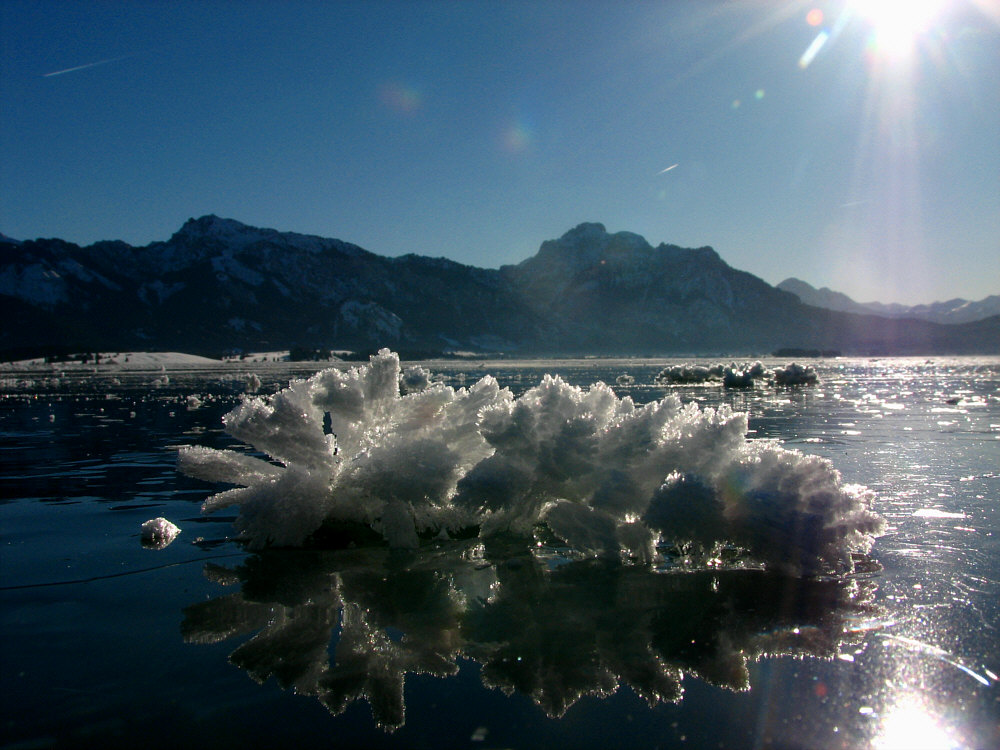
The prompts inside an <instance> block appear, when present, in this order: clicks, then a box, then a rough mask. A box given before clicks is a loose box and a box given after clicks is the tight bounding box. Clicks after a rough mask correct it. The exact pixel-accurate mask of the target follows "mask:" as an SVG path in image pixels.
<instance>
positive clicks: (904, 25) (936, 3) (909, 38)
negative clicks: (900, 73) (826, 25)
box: [849, 0, 948, 60]
mask: <svg viewBox="0 0 1000 750" xmlns="http://www.w3.org/2000/svg"><path fill="white" fill-rule="evenodd" d="M947 1H948V0H851V3H850V6H849V7H850V9H851V11H852V14H853V15H856V16H858V17H860V18H861V19H862V20H863V21H864V22H865V23H866V24H867V25H868V26H869V27H870V28H871V33H872V42H873V47H874V50H875V52H876V54H878V55H879V56H880V57H884V58H887V59H889V60H905V59H907V58H909V57H910V56H911V55H912V54H913V52H914V50H915V49H916V48H917V44H918V42H919V41H920V38H921V36H923V35H924V34H925V33H926V32H927V31H929V30H930V29H931V27H932V26H933V24H934V21H935V20H936V19H937V17H938V16H939V15H940V14H941V12H942V11H943V10H944V6H945V5H946V3H947Z"/></svg>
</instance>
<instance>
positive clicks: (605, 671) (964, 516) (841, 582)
mask: <svg viewBox="0 0 1000 750" xmlns="http://www.w3.org/2000/svg"><path fill="white" fill-rule="evenodd" d="M662 366H663V363H662V362H642V361H636V362H630V363H614V364H609V363H603V362H595V363H586V362H578V363H560V362H552V363H547V364H546V365H545V366H542V367H528V366H524V367H509V366H501V367H491V368H490V369H488V370H485V369H478V368H472V367H469V366H465V368H464V369H462V368H459V367H455V366H450V367H448V368H438V369H439V371H441V372H443V374H445V375H446V376H448V378H449V382H450V383H452V384H454V385H463V384H465V385H471V383H472V382H474V381H475V380H476V379H478V378H479V377H480V376H481V375H482V374H484V373H485V372H487V371H488V372H490V373H492V374H494V375H495V376H497V377H498V379H499V380H500V381H501V384H502V385H509V386H510V387H511V388H512V390H514V391H515V392H519V391H521V390H524V389H525V388H527V387H530V386H531V385H534V384H535V383H537V382H538V380H539V379H540V377H541V374H542V373H543V372H546V371H549V372H559V373H560V374H562V375H563V376H564V377H565V378H566V379H567V380H569V381H570V382H574V383H578V384H584V385H585V384H589V383H591V382H593V381H595V380H604V381H606V382H612V383H613V382H614V381H615V379H616V377H617V376H618V375H620V374H622V373H624V372H626V371H627V372H628V373H629V374H631V375H632V376H634V378H635V385H632V386H623V387H620V388H619V389H618V390H619V392H620V393H625V392H627V393H629V394H631V395H632V396H633V398H634V399H635V400H636V401H637V402H643V401H647V400H650V399H652V398H660V397H662V396H663V394H664V393H665V389H663V388H659V387H655V386H653V385H651V384H652V381H653V376H654V375H655V374H656V373H657V372H658V371H659V369H660V368H661V367H662ZM819 370H820V376H821V383H820V384H819V386H817V387H814V388H800V389H785V390H776V389H775V388H774V387H768V388H759V389H756V390H754V391H752V392H728V391H723V390H722V389H721V388H718V387H710V386H709V387H698V386H692V387H684V388H680V389H676V391H675V392H677V393H678V394H679V395H680V396H681V397H682V398H683V399H685V400H688V399H697V400H698V401H700V402H701V403H703V404H705V405H717V404H719V403H722V402H725V403H729V404H731V405H733V406H734V407H736V408H737V409H740V410H745V411H748V412H749V414H750V427H751V431H752V432H751V436H752V437H754V438H759V439H774V440H778V441H780V442H782V443H783V444H785V445H786V446H788V447H793V448H797V449H799V450H802V451H803V452H806V453H812V454H817V455H821V456H824V457H826V458H829V459H830V460H831V461H832V462H833V463H834V465H835V467H836V468H837V469H839V470H840V471H841V473H842V474H843V476H844V479H845V481H847V482H856V483H860V484H865V485H867V486H869V487H871V488H873V489H875V490H876V491H877V492H878V500H877V505H876V510H878V511H879V512H880V513H882V514H883V515H884V516H886V517H887V518H888V520H889V531H888V533H887V534H886V536H884V537H882V538H881V539H880V540H879V541H878V543H877V544H876V546H875V548H874V550H873V552H872V555H871V559H870V560H865V561H862V562H861V565H859V572H858V573H857V574H856V575H855V576H852V577H851V578H849V579H832V580H815V579H789V578H784V577H781V576H773V575H768V574H765V573H763V572H761V571H758V570H739V569H731V568H728V567H726V566H725V564H724V563H723V565H722V566H721V567H719V568H716V569H704V570H697V571H691V570H685V571H682V570H679V569H676V568H667V569H662V568H661V569H658V570H650V569H646V568H641V567H638V566H620V565H611V564H609V563H605V562H601V561H594V560H578V561H572V560H569V559H568V557H567V556H565V555H562V554H559V553H558V551H552V550H548V548H543V549H541V550H539V552H538V554H527V553H526V552H525V550H524V549H523V546H521V547H518V546H510V547H505V546H504V545H503V544H502V543H497V544H493V545H490V546H487V547H484V546H482V545H480V544H479V543H478V542H477V540H474V539H473V540H452V541H447V542H440V543H436V544H428V545H426V546H425V547H424V548H422V549H421V550H420V551H419V552H417V553H399V552H390V551H389V550H386V549H384V548H383V547H381V546H377V545H372V546H364V545H363V546H360V547H355V548H351V549H326V550H298V551H293V550H272V551H268V552H265V553H260V554H249V553H247V552H246V551H245V550H244V548H243V547H242V546H241V545H240V544H239V543H238V542H237V541H235V540H233V539H232V538H231V537H232V533H233V532H232V529H231V526H230V522H231V518H232V517H231V516H229V517H226V516H225V515H213V516H209V517H203V516H201V514H200V513H199V506H200V503H201V501H202V500H203V499H204V498H205V497H206V496H207V495H209V494H210V493H211V492H212V491H216V490H218V489H221V487H213V486H209V485H206V484H205V483H204V482H199V481H195V480H192V479H188V478H185V477H183V476H181V475H180V474H178V472H177V471H176V468H175V460H176V455H175V449H176V447H177V446H178V445H183V444H192V443H196V444H201V445H208V446H212V447H217V448H224V447H229V446H232V445H233V441H232V440H231V439H230V438H229V437H227V436H226V435H225V434H224V433H223V432H222V430H221V421H220V420H221V417H222V415H223V414H224V413H226V412H227V411H228V410H229V409H231V408H232V407H233V406H234V405H235V404H236V403H237V402H238V400H239V394H240V393H241V392H242V390H243V386H244V383H243V381H242V379H240V378H236V377H234V376H233V375H231V374H227V373H221V372H207V371H206V372H188V373H184V372H177V373H170V374H169V382H164V381H163V375H162V374H157V373H146V374H143V373H97V374H90V375H79V376H75V375H72V374H69V375H66V374H63V375H62V376H61V377H60V378H59V379H58V380H56V379H54V378H53V375H52V374H51V373H17V374H12V373H3V374H2V375H0V377H2V378H3V380H2V381H0V385H2V388H0V476H2V484H0V698H2V716H0V720H2V723H0V747H25V748H26V747H81V746H89V747H109V746H120V747H126V746H127V747H135V746H144V747H175V746H180V745H188V746H193V747H338V748H345V747H406V748H408V747H435V748H437V747H462V748H495V747H517V748H535V747H538V748H541V747H594V748H608V747H650V748H652V747H690V748H713V747H735V748H742V747H746V748H752V747H776V748H828V747H847V748H855V747H861V748H868V747H874V748H889V747H900V748H910V747H928V748H947V747H971V748H995V747H1000V687H998V684H997V675H998V674H1000V631H998V626H1000V364H998V363H997V361H996V360H988V361H984V360H949V361H944V360H940V361H935V362H929V363H925V362H923V361H922V360H921V361H915V360H882V361H829V362H824V363H822V364H821V365H820V367H819ZM289 376H290V375H289V373H288V371H285V370H280V369H272V370H270V371H268V372H266V373H262V377H263V380H264V386H263V390H264V391H265V392H270V391H273V390H275V389H276V388H277V387H280V386H282V385H284V384H285V382H287V378H288V377H289ZM156 381H159V382H156ZM195 394H196V395H197V396H198V402H199V403H194V402H193V401H192V402H190V403H189V400H188V397H189V396H191V395H195ZM157 516H164V517H166V518H169V519H170V520H171V521H173V522H174V523H176V524H177V525H179V526H180V527H181V528H182V529H183V531H182V534H181V535H180V536H179V537H178V539H177V540H176V541H175V542H174V543H173V544H171V545H170V546H168V547H166V548H165V549H161V550H151V549H145V548H143V546H142V545H141V543H140V539H139V528H140V525H141V524H142V522H143V521H145V520H147V519H150V518H154V517H157Z"/></svg>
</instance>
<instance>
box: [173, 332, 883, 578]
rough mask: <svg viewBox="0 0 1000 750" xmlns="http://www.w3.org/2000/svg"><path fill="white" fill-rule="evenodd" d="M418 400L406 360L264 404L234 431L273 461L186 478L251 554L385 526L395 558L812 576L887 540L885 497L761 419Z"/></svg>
mask: <svg viewBox="0 0 1000 750" xmlns="http://www.w3.org/2000/svg"><path fill="white" fill-rule="evenodd" d="M406 380H407V381H408V382H409V381H413V382H412V385H408V386H407V390H409V388H411V387H413V386H420V387H419V388H418V389H417V390H412V391H410V392H408V393H406V394H405V395H401V393H400V382H401V371H400V364H399V358H398V356H397V355H396V354H394V353H392V352H390V351H388V350H386V349H383V350H382V351H380V352H379V353H378V354H377V355H375V356H373V357H372V358H371V362H370V364H368V365H363V366H359V367H355V368H353V369H351V370H348V371H342V370H339V369H328V370H324V371H322V372H319V373H317V374H316V375H314V376H312V377H311V378H308V379H303V380H295V381H292V382H291V383H290V384H289V386H288V387H287V388H285V389H284V390H281V391H279V392H278V393H276V394H274V395H273V396H270V397H247V398H245V400H244V401H243V402H242V403H241V404H240V405H239V406H238V407H237V408H235V409H234V410H233V411H231V412H230V413H229V414H227V415H226V416H225V418H224V424H225V427H226V429H227V431H228V432H229V433H230V434H231V435H233V436H234V437H236V438H237V439H239V440H241V441H243V442H246V443H248V444H250V445H252V446H253V447H254V448H255V449H256V450H258V451H260V452H263V453H266V454H267V455H268V456H270V458H271V459H272V460H271V461H266V460H263V459H260V458H255V457H253V456H249V455H246V454H244V453H238V452H235V451H219V450H215V449H211V448H205V447H186V448H183V449H182V450H181V452H180V458H179V462H180V464H179V465H180V468H181V470H182V471H184V472H185V473H187V474H190V475H192V476H195V477H198V478H201V479H205V480H208V481H217V482H228V483H231V484H234V485H237V487H236V488H235V489H231V490H228V491H225V492H221V493H219V494H217V495H214V496H212V497H210V498H209V499H208V500H207V501H206V502H205V506H204V510H205V511H206V512H211V511H214V510H217V509H219V508H223V507H227V506H231V505H235V506H238V507H239V510H240V513H239V517H238V519H237V521H236V524H237V527H238V529H239V530H240V531H241V532H242V533H243V534H244V535H245V537H246V539H247V541H248V543H249V545H250V546H251V547H253V548H261V547H265V546H268V545H278V546H297V545H302V544H304V543H306V542H307V541H308V540H309V538H310V536H311V535H312V534H314V533H315V532H316V531H318V530H319V529H320V528H321V527H322V526H323V525H324V524H326V523H342V522H353V523H359V524H364V525H367V526H369V527H370V528H371V529H373V530H375V531H376V532H378V533H379V534H381V535H382V536H383V537H384V538H385V539H386V540H387V541H388V542H389V544H390V545H391V546H395V547H407V548H412V547H416V546H417V545H418V544H419V540H420V537H421V536H434V535H438V534H440V533H441V532H445V533H453V532H457V531H460V530H468V529H478V533H479V535H480V536H482V537H484V538H490V537H494V536H497V535H502V534H514V535H521V536H524V537H526V538H530V537H531V535H532V534H533V533H534V532H535V531H536V529H538V528H540V527H547V528H548V530H549V531H550V532H551V533H553V534H555V535H556V536H557V537H559V538H560V539H562V540H564V541H565V542H566V543H567V544H568V545H569V546H571V547H573V548H575V549H577V550H579V551H580V552H583V553H586V554H590V555H596V556H602V557H603V556H610V557H619V556H621V557H625V558H627V559H633V560H638V561H649V560H651V559H653V557H654V556H655V555H656V545H657V543H659V542H667V543H673V544H676V545H695V546H700V547H703V548H704V549H705V550H712V549H716V548H719V547H721V546H722V545H726V544H731V545H736V546H738V547H739V548H740V549H741V550H743V551H744V553H745V554H746V556H747V557H748V558H750V559H752V560H755V561H757V562H759V563H762V564H764V565H765V566H767V567H768V568H771V569H779V570H781V571H784V572H790V573H794V574H817V573H827V572H842V571H849V570H851V569H852V557H851V555H852V553H859V552H867V551H868V550H869V549H870V547H871V545H872V543H873V541H874V538H875V537H876V536H877V535H879V534H880V533H881V532H882V529H883V521H882V519H881V518H880V517H879V516H877V515H876V514H874V513H873V512H872V511H871V509H870V506H871V501H872V495H871V493H869V492H867V491H866V490H864V489H863V488H859V487H853V486H847V485H844V484H842V482H841V479H840V475H839V474H838V473H837V472H836V471H835V470H834V468H833V466H832V465H831V464H830V462H829V461H826V460H824V459H820V458H816V457H811V456H804V455H802V454H800V453H798V452H795V451H790V450H786V449H784V448H781V447H780V446H777V445H775V444H772V443H768V442H761V441H752V442H751V441H748V440H747V439H746V433H747V419H746V415H744V414H740V413H736V412H733V411H732V410H730V409H729V408H728V407H721V408H719V409H710V408H704V409H702V408H699V406H698V405H697V404H695V403H689V404H683V403H682V402H681V401H680V399H679V398H677V397H676V396H673V395H670V396H667V397H666V398H664V399H662V400H659V401H653V402H651V403H648V404H645V405H643V406H636V405H635V404H634V403H633V401H632V399H631V398H628V397H625V398H619V397H618V396H617V395H616V394H615V393H614V392H613V391H612V390H611V388H609V387H608V386H607V385H605V384H603V383H595V384H593V385H592V386H590V387H589V388H586V389H583V388H579V387H576V386H572V385H570V384H568V383H566V382H565V381H563V380H562V379H561V378H559V377H553V376H549V375H546V376H545V377H544V378H543V379H542V381H541V383H540V384H539V385H537V386H535V387H534V388H531V389H529V390H528V391H527V392H525V393H524V394H523V395H522V396H520V397H519V398H514V396H513V395H512V394H511V393H510V392H509V391H508V390H507V389H501V388H500V387H499V384H498V383H497V381H496V380H495V379H494V378H493V377H491V376H486V377H484V378H482V379H481V380H480V381H478V382H477V383H475V384H474V385H473V386H471V387H470V388H461V389H458V390H456V389H454V388H452V387H450V386H446V385H443V384H441V383H433V382H431V381H430V378H429V377H428V376H426V375H424V374H422V373H414V372H409V373H407V377H406Z"/></svg>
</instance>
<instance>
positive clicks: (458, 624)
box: [182, 540, 874, 730]
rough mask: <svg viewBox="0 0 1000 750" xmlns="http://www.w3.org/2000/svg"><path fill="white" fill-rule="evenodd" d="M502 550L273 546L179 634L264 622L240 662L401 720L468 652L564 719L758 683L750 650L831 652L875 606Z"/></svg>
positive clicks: (815, 593) (705, 574) (215, 572)
mask: <svg viewBox="0 0 1000 750" xmlns="http://www.w3.org/2000/svg"><path fill="white" fill-rule="evenodd" d="M491 546H492V544H487V545H486V547H485V550H484V548H483V546H482V545H481V544H479V543H477V542H476V541H475V540H473V541H469V542H453V541H452V542H442V543H439V545H436V546H434V547H425V548H423V549H422V550H420V551H419V552H417V553H413V554H401V553H398V552H395V553H394V552H390V551H388V550H385V549H379V548H372V547H369V548H366V549H354V550H342V551H319V550H266V551H264V552H262V553H261V554H260V555H257V556H252V557H250V558H249V559H248V560H247V561H246V562H245V563H244V564H243V566H242V567H241V568H239V569H237V570H235V571H233V570H228V569H225V568H219V567H214V566H211V565H210V566H209V567H208V568H207V569H206V572H207V574H208V575H209V576H210V577H213V578H216V579H219V580H220V581H222V582H224V583H231V582H234V580H240V581H242V591H241V592H239V593H234V594H231V595H229V596H224V597H221V598H217V599H214V600H211V601H206V602H199V603H196V604H192V605H191V606H189V607H187V608H186V609H185V612H184V622H183V624H182V632H183V635H184V637H185V639H186V640H188V641H191V642H199V643H215V642H219V641H222V640H225V639H227V638H230V637H233V636H241V635H242V636H245V635H250V634H253V637H252V638H250V639H249V640H247V641H246V642H244V643H243V644H242V645H240V646H239V647H237V648H236V650H235V651H233V652H232V654H231V655H230V661H232V663H234V664H236V665H237V666H239V667H241V668H242V669H245V670H246V671H247V672H248V673H249V674H250V675H251V677H253V678H254V679H255V680H257V681H258V682H262V683H263V682H264V681H266V680H267V679H269V678H270V677H275V678H276V679H277V681H278V683H279V684H280V685H281V686H283V687H286V688H294V689H295V691H296V692H297V693H300V694H304V695H312V696H315V697H316V698H318V699H319V700H320V701H321V702H322V703H323V704H324V705H325V706H326V707H327V708H328V709H329V710H330V711H331V713H333V714H340V713H342V712H343V711H344V710H345V709H346V708H347V707H348V706H349V705H350V704H351V703H353V702H354V701H356V700H364V701H367V702H368V703H369V704H370V706H371V711H372V714H373V717H374V719H375V722H376V724H377V725H378V726H380V727H381V728H383V729H386V730H392V729H395V728H397V727H399V726H401V725H402V724H403V722H404V711H405V706H404V700H403V696H404V683H405V679H406V675H407V674H408V673H413V674H431V675H436V676H440V677H444V676H448V675H453V674H455V673H456V672H457V671H458V659H459V658H461V657H466V658H471V659H474V660H475V661H477V662H478V663H479V664H480V665H481V666H482V673H481V674H482V680H483V683H484V684H485V685H486V686H487V687H492V688H497V689H500V690H502V691H503V692H505V693H508V694H510V693H513V692H518V693H521V694H524V695H527V696H529V697H530V698H531V699H532V700H533V701H534V702H535V703H536V704H537V705H538V706H540V707H541V708H542V709H543V710H544V711H545V712H546V713H547V714H549V715H551V716H559V715H562V714H563V713H564V712H565V711H566V710H567V709H568V708H570V707H571V706H572V705H573V704H574V703H575V702H576V701H577V700H578V699H579V698H581V697H582V696H585V695H596V696H608V695H611V694H612V693H614V692H615V691H616V690H618V689H619V687H621V686H625V685H627V686H630V687H631V688H632V689H633V690H634V691H635V692H636V693H637V694H638V695H639V696H641V697H642V698H643V699H644V700H646V702H647V703H649V705H650V706H654V705H656V704H657V703H660V702H677V701H679V700H681V694H682V689H681V685H682V681H683V678H684V675H686V674H687V675H692V676H695V677H698V678H700V679H703V680H705V681H707V682H710V683H712V684H714V685H717V686H720V687H724V688H728V689H732V690H745V689H747V688H749V686H750V683H749V679H750V678H749V673H748V671H747V663H748V662H749V661H752V660H754V659H756V658H758V657H759V656H760V655H762V654H765V653H766V654H769V655H794V656H816V657H822V658H831V657H833V656H835V655H836V654H837V653H838V652H839V651H840V650H841V649H842V648H843V647H844V646H845V644H846V643H848V642H850V639H852V638H855V639H860V636H859V635H858V633H857V632H856V629H854V628H852V627H851V621H856V619H858V618H859V617H862V616H871V615H872V614H873V606H872V604H871V599H872V595H873V593H874V586H873V584H872V582H871V581H868V580H864V579H803V578H787V577H784V576H780V575H776V574H771V573H766V572H764V571H760V570H716V571H708V570H702V571H697V572H685V573H672V572H660V573H657V572H654V571H652V570H651V569H650V568H648V567H639V566H623V565H619V564H617V563H614V562H611V561H605V560H595V559H592V560H583V561H578V562H572V563H568V564H563V565H559V566H556V567H554V568H552V567H551V566H549V565H547V564H546V562H545V560H544V558H543V557H542V556H539V557H536V556H534V555H532V554H530V553H527V552H525V551H524V547H523V546H521V547H519V548H515V552H514V554H513V556H512V555H511V554H509V553H510V550H492V549H491ZM331 641H334V645H333V648H331V647H330V642H331ZM331 654H332V656H331Z"/></svg>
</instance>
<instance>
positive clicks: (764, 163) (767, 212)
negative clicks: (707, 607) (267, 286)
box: [0, 0, 1000, 304]
mask: <svg viewBox="0 0 1000 750" xmlns="http://www.w3.org/2000/svg"><path fill="white" fill-rule="evenodd" d="M998 81H1000V0H901V1H897V2H893V0H839V1H838V2H799V1H798V0H785V1H784V2H765V1H764V0H741V1H739V2H713V1H712V0H668V1H664V2H645V1H643V2H640V1H639V0H631V1H630V0H615V1H613V2H612V1H610V0H609V1H607V2H590V1H588V0H549V1H547V2H541V1H532V2H528V1H526V0H525V1H520V2H519V1H518V0H508V1H507V2H486V1H479V0H464V1H460V0H447V1H440V2H430V1H429V0H411V1H409V2H407V1H405V0H367V1H366V2H349V1H347V0H338V1H337V2H296V1H294V0H285V1H283V2H252V1H250V2H236V0H231V1H229V2H212V1H211V0H198V1H197V2H195V1H194V0H188V1H185V0H176V1H175V2H165V1H160V2H142V1H141V0H133V1H129V2H112V1H111V0H93V1H91V2H82V1H80V2H77V1H74V2H69V1H66V2H55V1H54V0H33V1H32V2H20V1H19V0H3V1H2V2H0V232H2V233H3V234H6V235H8V236H10V237H14V238H16V239H34V238H37V237H60V238H62V239H65V240H68V241H71V242H76V243H79V244H89V243H91V242H95V241H98V240H104V239H121V240H125V241H126V242H129V243H131V244H133V245H145V244H148V243H150V242H154V241H161V240H166V239H168V238H169V237H170V235H171V234H173V233H174V232H175V231H177V229H179V228H180V226H181V225H182V224H183V223H184V221H186V220H187V219H188V218H191V217H198V216H202V215H205V214H210V213H211V214H217V215H219V216H223V217H226V218H232V219H237V220H239V221H242V222H245V223H247V224H251V225H254V226H261V227H271V228H274V229H279V230H282V231H294V232H300V233H304V234H315V235H320V236H324V237H335V238H337V239H341V240H345V241H347V242H352V243H355V244H357V245H360V246H361V247H364V248H365V249H367V250H370V251H372V252H375V253H379V254H381V255H388V256H396V255H402V254H404V253H417V254H420V255H428V256H434V257H438V256H444V257H448V258H452V259H454V260H456V261H459V262H461V263H466V264H470V265H475V266H480V267H487V268H496V267H499V266H501V265H504V264H509V263H517V262H520V261H521V260H524V259H525V258H527V257H530V256H531V255H533V254H534V253H535V252H537V250H538V247H539V245H540V244H541V243H542V242H543V241H544V240H547V239H554V238H557V237H559V236H561V235H562V234H563V233H565V232H566V231H568V230H569V229H571V228H573V227H574V226H576V225H577V224H579V223H581V222H585V221H596V222H601V223H603V224H604V225H605V226H606V227H607V229H608V230H609V231H611V232H617V231H629V232H635V233H638V234H641V235H642V236H644V237H645V238H646V239H647V240H648V241H649V242H650V243H651V244H653V245H658V244H660V243H661V242H665V243H668V244H675V245H681V246H684V247H701V246H705V245H710V246H712V247H714V248H715V249H716V250H717V251H718V253H719V254H720V255H721V256H722V258H723V259H724V260H725V261H726V262H727V263H729V264H730V265H731V266H733V267H735V268H739V269H741V270H745V271H749V272H751V273H753V274H755V275H757V276H760V277H761V278H763V279H764V280H766V281H768V282H770V283H772V284H776V283H778V282H780V281H781V280H783V279H785V278H787V277H789V276H794V277H797V278H800V279H802V280H804V281H807V282H809V283H810V284H812V285H813V286H816V287H821V286H828V287H831V288H833V289H835V290H837V291H841V292H844V293H846V294H849V295H850V296H851V297H853V298H854V299H856V300H858V301H871V300H878V301H882V302H902V303H905V304H918V303H926V302H931V301H934V300H944V299H949V298H954V297H965V298H967V299H981V298H982V297H985V296H987V295H989V294H998V293H1000V85H998V83H997V82H998Z"/></svg>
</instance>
